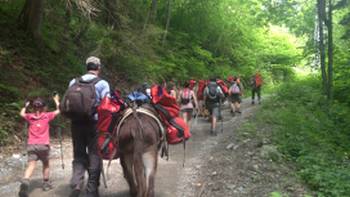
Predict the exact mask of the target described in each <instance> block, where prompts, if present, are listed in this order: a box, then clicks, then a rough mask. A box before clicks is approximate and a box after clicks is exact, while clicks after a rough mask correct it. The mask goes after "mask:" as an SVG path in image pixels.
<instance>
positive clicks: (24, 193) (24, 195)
mask: <svg viewBox="0 0 350 197" xmlns="http://www.w3.org/2000/svg"><path fill="white" fill-rule="evenodd" d="M28 190H29V179H23V180H22V181H21V185H20V186H19V192H18V196H19V197H28V196H29V195H28Z"/></svg>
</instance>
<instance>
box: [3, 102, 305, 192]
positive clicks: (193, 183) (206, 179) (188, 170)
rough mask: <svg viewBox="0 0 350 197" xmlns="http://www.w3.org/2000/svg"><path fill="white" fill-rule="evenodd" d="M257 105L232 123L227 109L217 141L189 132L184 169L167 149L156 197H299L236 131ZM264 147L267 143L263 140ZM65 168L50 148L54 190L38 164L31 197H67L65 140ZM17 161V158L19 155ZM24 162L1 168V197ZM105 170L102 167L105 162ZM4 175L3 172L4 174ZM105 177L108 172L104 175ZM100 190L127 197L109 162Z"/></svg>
mask: <svg viewBox="0 0 350 197" xmlns="http://www.w3.org/2000/svg"><path fill="white" fill-rule="evenodd" d="M258 107H259V105H251V104H250V100H249V99H245V100H243V103H242V114H241V115H236V116H234V117H232V115H231V114H230V112H229V107H228V105H225V106H224V108H223V110H222V112H223V117H224V121H223V133H220V127H221V123H220V122H219V123H218V131H219V132H218V136H215V137H214V136H210V135H209V127H210V124H209V123H208V122H207V121H205V120H204V119H202V118H199V119H198V124H197V125H196V126H194V127H193V131H192V134H193V136H192V138H191V139H190V140H189V141H188V143H187V144H186V163H185V166H184V167H183V165H182V163H183V146H182V144H179V145H172V146H170V159H169V161H166V160H165V159H161V158H159V165H158V171H157V175H156V196H157V197H175V196H181V197H182V196H186V197H187V196H188V197H204V196H208V197H209V196H223V197H224V196H269V195H270V193H271V192H273V191H281V192H286V193H288V194H291V195H290V196H303V195H304V193H305V189H304V187H303V186H302V185H300V184H298V183H297V182H298V181H297V180H294V179H293V178H291V177H292V176H290V175H289V174H290V171H291V169H290V168H289V167H287V166H284V165H283V164H276V163H274V162H273V161H272V160H269V159H264V158H263V157H264V156H263V154H261V153H262V152H263V151H264V147H265V145H264V143H266V142H261V141H260V140H259V139H254V137H253V136H251V137H249V136H248V135H247V134H246V133H243V135H241V134H238V133H237V132H236V131H237V129H238V128H239V127H241V125H242V124H244V122H247V121H249V120H250V119H251V117H252V116H253V115H254V112H255V111H256V110H257V108H258ZM267 141H268V140H267ZM63 144H64V148H63V151H64V164H65V169H64V170H63V169H62V168H61V160H60V151H59V143H58V142H57V141H53V143H52V160H51V180H52V181H53V185H54V189H53V190H51V191H48V192H43V191H42V189H41V176H42V175H41V164H39V165H38V166H37V168H36V170H35V174H34V175H33V178H32V182H31V186H30V196H40V197H53V196H57V197H59V196H62V197H63V196H68V194H69V192H70V187H69V185H68V183H69V179H70V175H71V161H72V146H71V142H70V139H65V140H64V142H63ZM19 155H20V154H19ZM23 161H25V158H21V157H19V158H17V157H16V156H15V157H14V156H12V157H11V158H7V159H6V158H5V159H3V161H1V163H0V169H1V170H2V171H1V172H0V176H2V177H1V178H0V196H7V197H12V196H16V195H17V192H18V188H19V182H18V180H20V177H21V176H22V174H23V171H24V170H23V169H22V167H21V166H22V163H23ZM104 166H105V168H106V166H107V162H105V165H104ZM3 169H4V170H3ZM106 173H107V172H106ZM107 185H108V188H105V187H104V185H103V182H102V181H101V186H100V196H101V197H112V196H114V197H122V196H129V195H128V187H127V184H126V181H125V180H124V178H123V174H122V169H121V166H120V164H119V160H117V161H113V162H112V164H111V167H110V169H109V172H108V173H107Z"/></svg>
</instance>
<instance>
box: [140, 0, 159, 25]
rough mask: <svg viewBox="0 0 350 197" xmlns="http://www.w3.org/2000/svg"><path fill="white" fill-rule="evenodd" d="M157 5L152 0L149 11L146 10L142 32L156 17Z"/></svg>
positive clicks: (155, 1)
mask: <svg viewBox="0 0 350 197" xmlns="http://www.w3.org/2000/svg"><path fill="white" fill-rule="evenodd" d="M157 4H158V2H157V0H152V3H151V8H150V10H148V13H147V17H146V20H145V24H144V25H143V30H145V29H146V28H147V25H148V24H149V23H153V22H154V20H155V18H156V15H157Z"/></svg>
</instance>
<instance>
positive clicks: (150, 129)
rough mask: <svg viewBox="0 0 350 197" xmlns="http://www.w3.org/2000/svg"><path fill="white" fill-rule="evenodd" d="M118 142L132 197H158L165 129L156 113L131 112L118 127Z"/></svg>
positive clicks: (137, 110)
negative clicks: (155, 183)
mask: <svg viewBox="0 0 350 197" xmlns="http://www.w3.org/2000/svg"><path fill="white" fill-rule="evenodd" d="M116 129H117V140H118V146H119V150H118V152H119V156H120V162H121V165H122V168H123V173H124V178H125V179H126V181H127V182H128V184H129V189H130V190H129V192H130V195H131V196H132V197H154V195H155V194H154V193H155V192H154V181H155V174H156V170H157V164H158V150H159V149H160V148H161V147H162V146H163V142H164V140H163V139H164V137H163V136H164V130H163V127H162V124H161V123H160V122H159V119H158V118H157V117H156V115H155V113H154V112H153V111H150V110H149V109H146V108H142V107H140V108H137V109H128V110H127V111H126V112H125V113H124V116H123V119H122V120H121V121H120V123H119V124H118V126H117V128H116Z"/></svg>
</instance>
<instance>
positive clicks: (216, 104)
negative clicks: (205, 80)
mask: <svg viewBox="0 0 350 197" xmlns="http://www.w3.org/2000/svg"><path fill="white" fill-rule="evenodd" d="M203 96H204V102H205V105H206V107H207V109H208V110H209V113H210V116H211V129H210V133H211V134H212V135H217V132H216V120H217V118H218V117H219V116H220V113H221V109H220V107H221V101H222V100H223V99H224V98H225V95H224V93H223V92H222V90H221V88H220V86H219V85H218V84H217V83H216V79H215V78H211V79H210V82H209V84H208V85H207V87H206V88H205V89H204V93H203Z"/></svg>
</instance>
